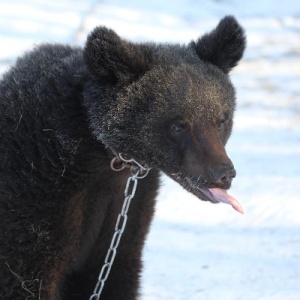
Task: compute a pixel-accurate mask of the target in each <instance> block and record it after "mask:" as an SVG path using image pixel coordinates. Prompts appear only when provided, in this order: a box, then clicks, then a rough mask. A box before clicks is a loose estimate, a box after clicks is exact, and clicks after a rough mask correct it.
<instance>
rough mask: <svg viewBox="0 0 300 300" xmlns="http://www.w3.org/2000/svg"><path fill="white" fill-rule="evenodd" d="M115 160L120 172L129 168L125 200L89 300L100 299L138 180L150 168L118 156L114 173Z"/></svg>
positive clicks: (112, 163) (143, 176)
mask: <svg viewBox="0 0 300 300" xmlns="http://www.w3.org/2000/svg"><path fill="white" fill-rule="evenodd" d="M116 160H119V161H122V162H123V164H124V167H122V170H123V169H124V168H125V167H130V170H131V176H129V177H128V179H127V183H126V187H125V191H124V196H125V198H124V202H123V206H122V210H121V212H120V213H119V215H118V218H117V222H116V225H115V232H114V234H113V237H112V239H111V243H110V246H109V249H108V251H107V254H106V257H105V260H104V264H103V266H102V268H101V271H100V274H99V276H98V281H97V283H96V286H95V288H94V291H93V294H92V295H91V296H90V298H89V300H99V299H100V295H101V292H102V290H103V287H104V284H105V281H106V280H107V278H108V275H109V273H110V269H111V267H112V265H113V263H114V259H115V257H116V254H117V248H118V246H119V244H120V240H121V237H122V234H123V232H124V230H125V227H126V223H127V219H128V216H127V213H128V210H129V206H130V203H131V199H132V198H133V197H134V195H135V192H136V188H137V184H138V179H142V178H145V177H146V176H147V175H148V172H149V170H150V168H149V167H148V166H147V165H145V166H143V165H141V164H140V163H138V162H137V161H135V160H134V159H125V158H124V157H123V156H122V154H119V155H118V157H115V158H113V160H112V162H111V168H112V169H113V170H115V171H121V169H120V168H117V169H115V168H114V167H113V165H114V163H115V162H116Z"/></svg>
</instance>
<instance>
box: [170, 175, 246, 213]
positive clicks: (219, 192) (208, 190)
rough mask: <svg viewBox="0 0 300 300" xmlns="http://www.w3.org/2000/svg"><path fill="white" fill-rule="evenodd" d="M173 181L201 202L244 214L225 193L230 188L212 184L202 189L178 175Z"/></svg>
mask: <svg viewBox="0 0 300 300" xmlns="http://www.w3.org/2000/svg"><path fill="white" fill-rule="evenodd" d="M174 175H175V174H174ZM172 177H173V176H172ZM173 179H175V180H176V181H177V182H178V183H179V184H180V185H181V186H182V187H183V188H184V189H186V190H187V191H189V192H191V193H192V194H194V195H195V196H196V197H197V198H199V199H201V200H205V201H210V202H212V203H225V204H229V205H231V206H232V208H234V209H235V210H236V211H238V212H239V213H241V214H244V209H243V207H242V205H241V204H240V203H239V201H238V200H237V199H236V198H234V197H233V196H231V195H230V194H228V193H227V191H228V190H229V187H230V186H228V187H220V186H218V185H213V184H212V185H211V186H210V187H202V186H200V185H199V183H198V182H194V181H193V180H191V179H190V178H182V177H181V176H178V175H176V176H174V177H173Z"/></svg>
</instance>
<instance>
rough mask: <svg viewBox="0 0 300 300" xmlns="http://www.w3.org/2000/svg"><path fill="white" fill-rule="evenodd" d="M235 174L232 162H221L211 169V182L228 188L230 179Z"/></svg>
mask: <svg viewBox="0 0 300 300" xmlns="http://www.w3.org/2000/svg"><path fill="white" fill-rule="evenodd" d="M235 176H236V171H235V169H234V166H233V164H232V163H231V162H230V163H223V164H221V165H218V166H217V167H215V168H213V169H212V170H211V177H212V182H211V183H212V184H216V185H218V186H220V187H222V188H225V189H228V188H229V187H230V185H231V182H232V179H233V178H234V177H235Z"/></svg>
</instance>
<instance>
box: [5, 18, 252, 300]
mask: <svg viewBox="0 0 300 300" xmlns="http://www.w3.org/2000/svg"><path fill="white" fill-rule="evenodd" d="M245 46H246V37H245V32H244V29H243V28H242V27H241V25H240V24H239V23H238V22H237V20H236V19H235V17H233V16H225V17H224V18H223V19H221V20H220V22H219V24H218V25H217V26H216V27H215V29H213V30H212V31H210V32H208V33H206V34H205V35H203V36H201V37H200V38H198V39H197V40H195V41H191V42H190V43H188V44H187V45H180V44H170V43H165V44H163V43H161V44H159V43H152V42H143V43H136V42H131V41H129V40H126V39H123V38H121V37H120V36H119V35H118V34H117V33H116V32H115V31H113V30H111V29H108V28H106V27H104V26H99V27H96V28H95V29H94V30H93V31H92V32H91V33H90V35H89V36H88V37H87V41H86V43H85V45H84V47H75V46H70V45H62V44H42V45H40V46H37V47H36V48H34V49H33V50H31V51H29V52H27V53H25V54H24V55H23V56H22V57H20V58H18V59H17V61H16V63H15V65H14V66H12V67H11V68H10V69H9V70H8V71H7V72H6V73H5V74H4V75H3V76H2V79H1V82H0V116H1V117H0V128H1V139H0V227H1V230H0V297H1V299H14V300H19V299H44V300H62V299H68V300H71V299H72V300H75V299H80V300H82V299H98V298H99V297H98V296H99V295H98V296H97V295H96V296H95V295H94V294H93V291H94V288H95V285H96V283H97V280H98V276H99V271H100V269H101V268H102V266H103V263H104V261H105V257H106V254H107V251H108V249H109V247H110V245H111V244H110V243H111V239H112V236H113V234H114V232H115V224H116V221H117V218H118V215H119V214H120V211H121V209H122V205H123V202H124V189H125V187H126V184H128V182H129V181H128V180H129V179H128V178H131V177H132V176H140V177H144V178H141V179H138V185H137V187H136V190H135V195H134V197H133V199H132V201H131V206H130V209H129V212H128V219H127V223H126V228H125V230H124V233H123V236H122V239H121V240H120V243H119V245H118V248H117V253H116V256H115V260H114V263H113V265H112V267H111V270H110V274H109V275H108V278H107V280H106V281H105V284H104V287H103V290H102V293H101V295H100V297H101V299H103V300H105V299H109V300H114V299H115V300H116V299H118V300H122V299H124V300H133V299H137V298H138V297H139V294H140V274H141V271H142V259H141V255H142V250H143V245H144V243H145V239H146V237H147V233H148V231H149V228H150V224H151V220H152V218H153V215H154V210H155V201H156V200H155V199H156V196H157V191H158V189H159V186H160V174H161V173H164V174H166V175H167V176H169V177H170V178H172V179H173V180H175V181H176V182H178V183H179V184H180V185H181V186H182V187H183V188H185V189H186V190H188V191H189V192H191V193H193V194H194V195H195V196H196V197H197V198H199V199H201V200H204V201H210V202H212V203H218V202H226V203H228V204H231V205H232V206H233V207H234V208H235V209H236V210H238V211H240V212H242V207H241V205H240V204H239V202H238V201H237V200H236V199H235V198H233V197H232V196H230V195H229V194H228V193H227V190H228V189H229V188H230V186H231V182H232V179H233V178H234V177H235V176H236V171H235V168H234V165H233V163H232V161H231V160H230V158H229V157H228V156H227V154H226V150H225V145H226V142H227V140H228V138H229V136H230V134H231V131H232V126H233V114H234V111H235V103H236V99H235V98H236V96H235V89H234V87H233V85H232V83H231V81H230V78H229V72H230V71H231V70H232V68H234V67H235V66H236V65H237V63H238V62H239V60H240V59H241V58H242V56H243V53H244V50H245ZM122 159H123V160H122ZM145 169H147V171H149V172H148V174H143V173H144V172H145ZM117 171H119V172H117ZM146 175H147V176H146ZM132 194H133V191H132Z"/></svg>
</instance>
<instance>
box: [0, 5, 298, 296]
mask: <svg viewBox="0 0 300 300" xmlns="http://www.w3.org/2000/svg"><path fill="white" fill-rule="evenodd" d="M225 14H233V15H235V16H236V17H237V18H238V19H239V21H240V22H241V24H242V25H243V26H244V27H245V29H246V31H247V36H248V48H247V52H246V54H245V59H244V60H243V61H242V62H241V64H240V66H239V67H238V68H237V69H236V70H235V71H234V72H233V73H232V76H231V77H232V80H233V82H234V84H235V85H236V87H237V95H238V101H239V105H238V109H237V113H236V118H235V130H234V133H233V136H232V138H231V140H230V142H229V144H228V148H227V149H228V153H229V155H230V157H231V158H232V160H233V162H234V164H235V166H236V169H237V172H238V177H237V178H236V179H235V181H234V186H233V189H232V194H234V195H235V196H236V197H237V198H238V199H239V200H240V202H241V203H242V204H243V206H244V208H245V210H246V214H245V215H244V216H242V215H240V214H237V213H236V212H235V211H233V210H232V209H231V208H230V207H227V206H225V205H210V204H209V203H204V202H202V201H199V200H197V199H196V198H194V197H193V196H191V195H189V194H188V193H186V192H185V191H183V190H182V189H181V188H180V187H179V186H178V185H177V184H176V183H174V182H172V181H170V180H169V179H167V178H165V177H164V178H163V183H164V184H163V187H162V189H161V193H160V196H159V200H158V205H157V212H156V217H155V221H154V223H153V226H152V230H151V233H150V235H149V238H148V241H147V244H146V248H145V254H144V260H145V270H144V274H143V278H142V296H141V300H157V299H163V300H186V299H189V300H194V299H195V300H196V299H197V300H199V299H200V300H201V299H211V300H217V299H222V300H242V299H245V300H252V299H258V300H269V299H270V300H271V299H272V300H299V299H300V197H299V195H300V126H299V125H300V2H299V1H298V0H294V1H293V0H288V1H281V0H278V1H276V0H274V1H267V0H263V1H253V0H251V1H250V0H246V1H238V0H223V1H222V0H215V1H213V0H203V1H196V0H174V1H159V0H152V1H149V2H146V1H144V2H142V1H137V0H127V1H121V0H112V1H109V0H107V1H99V0H98V1H96V0H95V1H92V0H88V1H87V0H86V1H83V0H82V1H80V0H77V1H75V0H60V1H50V0H49V1H48V0H27V1H17V0H1V1H0V45H1V47H0V73H2V72H3V71H4V70H5V69H7V67H8V65H9V64H11V63H13V61H14V60H15V58H16V57H17V56H18V55H19V54H21V53H22V52H23V51H24V50H26V49H30V48H32V45H33V44H38V43H40V42H65V43H72V44H79V45H82V44H83V43H84V40H85V38H86V35H87V34H88V32H89V31H90V30H91V29H92V28H93V27H94V26H96V25H99V24H104V25H106V26H108V27H112V28H113V29H115V30H116V31H117V32H118V33H119V34H120V35H122V36H125V37H127V38H130V39H132V40H136V41H144V40H154V41H159V42H165V41H168V42H180V43H184V42H188V41H189V40H190V39H195V38H197V37H198V36H199V35H201V34H203V33H204V32H205V31H207V30H209V29H211V28H212V27H214V26H215V25H216V24H217V22H218V20H219V19H220V18H221V17H223V16H224V15H225Z"/></svg>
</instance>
